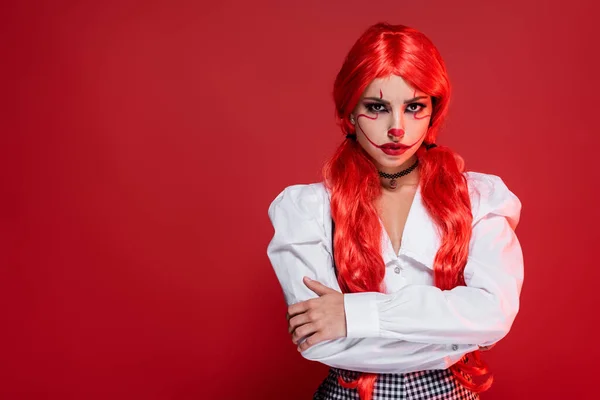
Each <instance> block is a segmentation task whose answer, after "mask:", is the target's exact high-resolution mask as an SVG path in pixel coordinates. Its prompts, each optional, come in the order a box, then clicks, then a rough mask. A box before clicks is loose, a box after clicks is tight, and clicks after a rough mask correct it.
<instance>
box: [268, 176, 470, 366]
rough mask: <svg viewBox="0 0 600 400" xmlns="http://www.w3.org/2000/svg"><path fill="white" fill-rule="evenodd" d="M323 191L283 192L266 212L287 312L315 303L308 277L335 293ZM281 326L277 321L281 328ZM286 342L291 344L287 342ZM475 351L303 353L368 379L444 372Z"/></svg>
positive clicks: (296, 188)
mask: <svg viewBox="0 0 600 400" xmlns="http://www.w3.org/2000/svg"><path fill="white" fill-rule="evenodd" d="M324 195H326V194H324V189H323V190H317V189H316V188H315V186H314V184H311V185H293V186H289V187H287V188H285V189H284V190H283V191H282V192H281V193H279V195H277V197H276V198H275V200H273V202H272V203H271V205H270V206H269V211H268V214H269V218H270V220H271V223H272V224H273V228H274V230H275V233H274V235H273V238H272V240H271V241H270V243H269V245H268V247H267V255H268V257H269V259H270V261H271V265H272V267H273V269H274V271H275V274H276V276H277V279H278V281H279V283H280V285H281V288H282V289H283V295H284V297H285V301H286V303H287V305H288V306H290V305H292V304H295V303H298V302H300V301H305V300H308V299H311V298H315V297H317V294H316V293H314V292H313V291H312V290H310V289H309V288H308V287H306V285H305V284H304V282H303V281H302V278H303V277H304V276H308V277H309V278H311V279H314V280H317V281H319V282H321V283H322V284H324V285H326V286H328V287H330V288H333V289H335V290H337V291H339V292H341V290H340V287H339V284H338V282H337V279H336V276H335V272H334V270H333V262H332V255H331V245H330V241H331V238H330V235H328V234H327V233H326V232H327V231H326V230H325V228H324V214H328V212H326V211H327V210H324V207H328V203H327V202H326V201H325V198H324ZM283 321H285V319H284V317H283V316H282V323H283ZM290 342H291V338H290ZM475 349H477V346H476V345H473V344H469V345H456V344H455V345H440V344H431V343H428V344H427V343H412V342H408V341H404V340H398V339H384V338H339V339H335V340H328V341H324V342H321V343H317V344H316V345H313V346H311V347H309V348H308V349H306V350H304V351H303V352H302V353H301V354H302V356H303V357H304V358H306V359H308V360H312V361H318V362H320V363H323V364H325V365H329V366H331V367H337V368H344V369H349V370H354V371H363V372H374V373H392V372H394V373H405V372H412V371H419V370H424V369H444V368H447V367H449V366H450V365H452V364H453V363H455V362H456V361H458V360H459V359H460V358H461V357H462V356H463V355H464V354H466V353H469V352H470V351H473V350H475Z"/></svg>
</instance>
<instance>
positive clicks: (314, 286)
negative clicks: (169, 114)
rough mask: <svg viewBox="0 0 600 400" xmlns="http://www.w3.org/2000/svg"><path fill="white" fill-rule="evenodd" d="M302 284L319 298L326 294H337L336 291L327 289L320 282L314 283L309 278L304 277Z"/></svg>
mask: <svg viewBox="0 0 600 400" xmlns="http://www.w3.org/2000/svg"><path fill="white" fill-rule="evenodd" d="M304 284H305V285H306V286H307V287H308V288H309V289H310V290H312V291H313V292H315V293H316V294H318V295H319V296H322V295H324V294H327V293H331V292H337V291H336V290H334V289H332V288H330V287H327V286H325V285H323V284H322V283H321V282H319V281H315V280H312V279H310V278H309V277H307V276H305V277H304Z"/></svg>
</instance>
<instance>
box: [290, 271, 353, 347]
mask: <svg viewBox="0 0 600 400" xmlns="http://www.w3.org/2000/svg"><path fill="white" fill-rule="evenodd" d="M304 284H305V285H306V286H307V287H308V288H309V289H310V290H312V291H313V292H315V293H316V294H318V295H319V297H318V298H314V299H309V300H306V301H301V302H300V303H296V304H292V305H291V306H289V307H288V315H287V318H288V332H289V333H290V334H291V335H292V341H293V342H294V344H298V342H299V341H300V339H302V338H303V337H307V336H308V337H307V339H306V340H305V341H304V342H303V343H302V344H300V345H299V346H298V351H304V350H306V349H308V348H309V347H310V346H312V345H315V344H317V343H320V342H323V341H325V340H333V339H338V338H341V337H346V312H345V311H344V295H343V294H342V293H340V292H338V291H337V290H334V289H331V288H329V287H327V286H325V285H323V284H321V283H320V282H317V281H314V280H312V279H309V278H307V277H304Z"/></svg>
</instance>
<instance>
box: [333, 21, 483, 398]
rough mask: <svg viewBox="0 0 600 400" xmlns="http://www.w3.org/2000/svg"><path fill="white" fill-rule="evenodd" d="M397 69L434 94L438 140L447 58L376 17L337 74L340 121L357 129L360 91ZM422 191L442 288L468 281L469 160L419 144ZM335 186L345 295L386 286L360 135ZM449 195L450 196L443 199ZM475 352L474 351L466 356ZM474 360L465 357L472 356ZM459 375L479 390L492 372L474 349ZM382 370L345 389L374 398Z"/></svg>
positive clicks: (376, 184) (344, 154)
mask: <svg viewBox="0 0 600 400" xmlns="http://www.w3.org/2000/svg"><path fill="white" fill-rule="evenodd" d="M390 75H398V76H400V77H402V78H403V79H404V80H405V81H406V82H407V83H409V84H410V85H411V86H413V87H414V88H416V89H418V90H421V91H423V92H425V93H427V94H428V95H430V96H431V97H432V105H433V110H432V115H431V120H430V124H429V129H428V132H427V134H426V136H425V140H424V143H433V142H435V140H436V137H437V133H438V130H439V129H440V126H441V125H442V123H443V121H444V119H445V116H446V114H447V111H448V104H449V100H450V82H449V80H448V74H447V72H446V67H445V64H444V61H443V59H442V57H441V55H440V53H439V52H438V50H437V49H436V47H435V46H434V45H433V43H432V42H431V41H430V40H429V39H428V38H427V37H426V36H425V35H424V34H423V33H421V32H419V31H417V30H415V29H413V28H409V27H406V26H403V25H392V24H388V23H383V22H382V23H377V24H375V25H373V26H371V27H370V28H368V29H367V30H366V31H365V32H364V33H363V34H362V36H361V37H360V38H359V39H358V40H357V41H356V43H355V44H354V46H353V47H352V48H351V49H350V51H349V53H348V55H347V56H346V59H345V61H344V63H343V65H342V67H341V69H340V71H339V73H338V75H337V77H336V80H335V83H334V88H333V97H334V101H335V107H336V119H337V121H338V125H339V126H340V127H341V129H342V132H343V133H344V135H346V134H352V133H355V131H354V125H352V124H351V123H350V122H349V116H350V113H351V112H352V111H353V110H354V108H355V107H356V104H357V103H358V101H359V99H360V96H361V94H362V93H363V92H364V90H365V89H366V87H367V86H368V85H369V83H370V82H371V81H372V80H373V79H376V78H384V77H388V76H390ZM416 154H417V157H418V158H419V167H418V168H419V169H420V178H419V179H420V181H419V184H420V186H421V194H422V199H423V203H424V205H425V208H426V209H427V211H428V213H429V215H430V216H431V218H432V219H433V220H434V222H435V224H436V225H437V227H438V228H439V232H440V235H441V245H440V248H439V250H438V252H437V254H436V256H435V260H434V284H435V286H437V287H438V288H440V289H442V290H449V289H452V288H454V287H456V286H459V285H462V286H464V285H465V281H464V268H465V264H466V262H467V255H468V250H469V241H470V239H471V225H472V219H473V217H472V214H471V202H470V199H469V192H468V188H467V181H466V178H465V176H464V175H463V172H464V161H463V159H462V158H461V157H460V156H459V155H458V154H456V153H455V152H453V151H452V150H451V149H449V148H448V147H445V146H439V145H438V147H435V148H432V149H430V150H426V148H425V146H421V147H420V148H419V149H418V150H417V153H416ZM323 176H324V182H325V185H326V186H327V187H328V189H329V190H330V191H331V214H332V218H333V220H334V221H335V227H336V231H335V233H336V234H335V238H334V240H335V241H334V249H335V250H334V253H335V254H334V257H335V262H336V266H337V268H338V282H339V285H340V288H341V289H342V291H343V292H344V293H351V292H366V291H371V292H373V291H378V292H383V287H382V283H383V278H384V274H385V265H384V262H383V258H382V255H381V237H382V236H381V235H382V230H381V229H382V227H381V224H380V222H379V217H378V214H377V211H376V209H375V207H374V200H375V199H376V198H378V197H379V196H380V195H381V190H382V189H381V183H380V179H379V175H378V173H377V168H376V166H375V165H374V164H373V162H372V161H371V158H370V157H369V155H368V154H367V153H366V152H365V151H364V149H362V147H361V145H360V144H359V143H358V142H357V141H355V140H344V141H343V142H342V144H341V145H340V146H339V147H338V149H337V150H336V151H335V153H334V155H333V157H332V158H331V159H330V160H328V161H327V162H326V163H325V165H324V167H323ZM440 198H441V199H444V201H440ZM468 356H471V357H468ZM468 358H470V359H471V360H472V362H471V363H467V361H466V360H467V359H468ZM450 369H451V371H452V373H453V374H454V376H455V377H456V378H457V380H458V381H459V382H460V383H461V384H463V385H464V386H465V387H467V388H469V389H470V390H473V391H475V392H482V391H485V390H487V389H488V388H489V387H490V386H491V384H492V382H493V377H492V376H491V375H489V376H488V377H487V379H486V380H485V381H484V382H483V383H480V384H476V383H474V380H473V376H482V375H485V374H488V367H487V365H486V364H485V363H484V362H483V361H482V360H481V358H480V351H479V350H476V351H474V352H472V353H469V354H467V355H465V357H463V358H462V359H461V360H460V361H459V362H457V363H456V364H454V365H452V366H451V367H450ZM376 379H377V374H373V373H362V374H361V375H360V376H359V377H358V378H357V379H356V380H355V381H352V382H346V381H345V380H343V379H342V378H341V376H340V377H339V382H340V384H341V385H343V386H345V387H352V388H357V389H358V393H359V396H360V398H361V399H362V400H371V399H372V394H373V388H374V385H375V381H376Z"/></svg>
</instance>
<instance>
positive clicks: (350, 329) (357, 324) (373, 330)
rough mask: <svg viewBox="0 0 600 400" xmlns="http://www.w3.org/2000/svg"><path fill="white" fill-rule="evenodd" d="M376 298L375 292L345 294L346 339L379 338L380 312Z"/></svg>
mask: <svg viewBox="0 0 600 400" xmlns="http://www.w3.org/2000/svg"><path fill="white" fill-rule="evenodd" d="M375 296H376V293H374V292H359V293H345V294H344V311H345V313H346V337H349V338H365V337H379V310H378V308H377V301H376V298H375Z"/></svg>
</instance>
